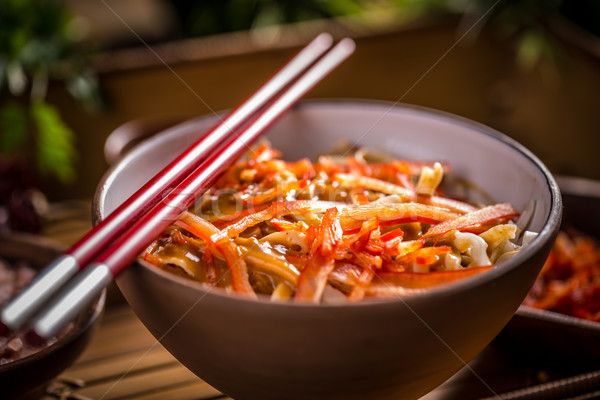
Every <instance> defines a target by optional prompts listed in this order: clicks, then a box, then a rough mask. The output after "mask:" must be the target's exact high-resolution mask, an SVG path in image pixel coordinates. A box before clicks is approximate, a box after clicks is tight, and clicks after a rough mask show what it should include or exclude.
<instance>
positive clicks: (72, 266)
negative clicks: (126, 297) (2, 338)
mask: <svg viewBox="0 0 600 400" xmlns="http://www.w3.org/2000/svg"><path fill="white" fill-rule="evenodd" d="M332 44H333V39H332V37H331V35H329V34H326V33H324V34H321V35H319V36H317V37H316V38H315V39H314V40H313V41H312V42H310V43H309V44H308V45H307V46H306V47H304V48H303V49H302V50H301V51H300V52H299V53H298V54H297V55H296V56H294V57H293V58H292V59H291V60H290V61H289V62H288V63H287V64H285V65H284V66H283V67H282V69H280V70H279V71H278V72H277V73H276V74H275V75H274V76H273V77H272V78H271V79H270V80H268V81H267V82H266V83H265V84H263V85H262V86H261V87H260V88H259V89H258V90H257V91H256V92H255V93H254V94H253V95H251V96H250V97H249V98H248V99H247V100H246V101H245V102H244V103H242V104H241V105H240V106H238V107H237V108H235V109H234V110H233V111H232V112H231V113H230V114H229V115H227V117H225V118H224V119H223V120H222V121H221V122H219V123H218V124H217V125H216V126H215V127H214V128H213V129H211V130H210V131H209V132H208V133H206V134H205V135H204V136H203V137H201V138H200V139H199V140H198V141H197V142H196V143H194V144H193V145H192V146H190V147H189V148H188V149H187V150H186V151H184V152H183V153H182V154H181V155H180V156H179V157H177V158H176V159H175V160H174V161H173V162H171V163H170V164H169V165H168V166H167V167H165V168H164V169H163V170H161V171H160V172H159V173H158V174H157V175H156V176H155V177H154V178H152V179H151V180H150V181H148V183H146V184H145V185H144V186H143V187H142V188H140V189H139V190H138V191H137V192H136V193H135V194H133V195H132V196H131V197H129V198H128V199H127V200H126V201H125V202H124V203H123V204H122V205H121V206H119V207H118V208H117V209H116V210H115V211H113V212H112V213H111V214H110V215H109V216H108V217H107V218H106V219H104V220H103V221H102V222H100V223H99V224H98V225H97V226H96V227H95V228H93V229H92V230H91V231H89V232H88V233H87V234H86V235H85V236H83V237H82V238H81V239H80V240H79V241H78V242H77V243H76V244H75V245H73V246H72V247H71V248H70V249H69V250H67V251H66V252H65V253H64V254H63V255H62V256H60V257H59V258H57V259H56V260H54V261H53V262H52V263H51V264H49V265H48V266H47V267H46V268H45V269H44V270H43V271H42V272H41V273H40V274H39V275H38V276H37V277H36V279H34V281H33V282H32V283H31V284H30V285H29V286H27V287H26V288H25V289H24V290H23V291H22V292H20V293H19V294H18V295H17V296H16V297H15V298H14V299H12V300H11V301H10V302H9V303H8V304H7V305H6V306H5V307H4V308H3V309H2V310H1V311H0V334H4V335H7V334H9V333H10V332H13V331H16V330H18V329H21V328H22V327H23V326H25V325H27V326H28V328H29V331H28V333H27V335H26V337H27V339H28V340H29V341H31V342H32V343H34V344H36V343H37V344H39V343H43V342H45V341H46V340H47V339H49V338H51V337H52V336H54V335H56V334H57V333H58V332H59V331H60V330H61V329H62V328H63V327H64V326H66V324H67V323H68V322H69V321H71V320H72V319H73V318H75V317H76V316H77V315H78V314H79V312H80V311H81V310H82V309H83V308H84V307H86V306H87V305H88V304H89V303H90V302H91V301H92V300H93V299H94V298H96V297H97V296H98V295H99V294H100V293H101V291H102V290H103V289H104V288H105V287H106V286H107V285H108V284H109V283H110V282H111V281H112V280H113V279H114V278H115V277H116V276H117V275H118V274H119V273H120V272H121V271H123V269H125V268H126V267H127V266H128V265H130V264H131V263H132V262H133V260H134V259H135V257H137V256H138V255H139V254H140V253H141V252H142V251H143V249H144V248H146V247H147V246H148V245H149V244H150V243H151V242H152V241H153V240H155V239H156V237H158V236H159V235H160V233H162V232H163V231H164V230H165V229H166V228H167V227H168V226H169V225H170V224H171V223H172V222H173V221H174V220H176V219H177V218H178V217H179V216H180V215H181V213H183V212H184V211H185V210H187V209H188V208H189V207H191V206H192V205H193V203H194V202H195V201H196V200H197V199H198V198H199V197H200V196H201V195H202V194H203V193H204V192H205V191H206V190H207V189H208V188H209V187H210V186H211V185H212V183H214V181H215V180H216V179H217V178H218V176H219V175H220V174H221V173H222V172H223V171H224V170H225V169H226V168H227V167H228V166H229V165H231V164H232V163H233V162H234V161H235V160H236V159H237V158H239V157H240V156H241V155H242V154H243V153H244V152H245V151H246V150H247V149H248V147H249V146H250V145H251V144H252V143H253V142H254V141H255V140H256V139H257V138H258V137H259V136H260V135H261V134H262V133H263V132H264V131H265V130H266V129H267V128H268V127H269V126H270V125H271V124H272V123H273V122H274V121H275V120H276V119H277V118H279V117H280V116H281V115H282V114H283V113H285V111H286V110H288V109H289V108H290V107H291V106H292V105H293V104H294V103H295V102H297V101H298V100H299V99H300V98H301V97H302V96H304V95H305V94H306V93H307V92H308V91H309V90H311V89H312V88H313V87H314V86H315V85H316V84H317V83H318V82H319V81H321V80H322V79H323V78H324V77H325V76H326V75H327V74H329V73H330V72H331V71H332V70H333V69H335V68H336V67H337V66H338V65H339V64H340V63H341V62H342V61H344V60H345V59H346V58H347V57H348V56H350V55H351V54H352V53H353V52H354V48H355V45H354V42H353V41H352V40H351V39H348V38H345V39H342V40H341V41H340V42H339V43H338V44H337V45H335V46H334V47H333V48H332V49H331V50H330V51H329V52H328V53H326V54H324V53H325V52H326V51H327V50H328V49H329V48H330V47H331V45H332ZM319 58H320V59H319ZM317 60H318V61H317ZM302 73H304V74H302ZM301 74H302V75H301ZM269 102H270V104H269Z"/></svg>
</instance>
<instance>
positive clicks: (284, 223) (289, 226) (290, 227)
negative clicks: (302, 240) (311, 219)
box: [269, 218, 308, 232]
mask: <svg viewBox="0 0 600 400" xmlns="http://www.w3.org/2000/svg"><path fill="white" fill-rule="evenodd" d="M269 222H271V224H273V226H274V227H275V228H277V230H278V231H298V232H306V230H307V229H308V225H306V223H304V222H303V221H298V222H291V221H288V220H285V219H281V218H273V219H271V221H269Z"/></svg>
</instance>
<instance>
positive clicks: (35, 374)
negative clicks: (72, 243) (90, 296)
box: [0, 232, 105, 400]
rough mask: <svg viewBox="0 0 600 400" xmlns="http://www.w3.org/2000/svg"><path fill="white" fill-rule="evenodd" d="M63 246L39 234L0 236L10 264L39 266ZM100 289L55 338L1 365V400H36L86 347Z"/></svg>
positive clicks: (98, 305) (100, 308)
mask: <svg viewBox="0 0 600 400" xmlns="http://www.w3.org/2000/svg"><path fill="white" fill-rule="evenodd" d="M64 250H65V249H64V248H63V247H62V246H61V245H59V244H57V243H56V242H54V241H52V240H49V239H47V238H44V237H40V236H38V235H32V234H25V233H14V232H13V233H6V234H2V235H0V258H2V259H4V260H6V261H8V262H9V263H17V262H21V261H24V262H26V263H27V264H28V265H29V266H30V267H31V268H33V269H41V268H43V267H44V266H45V265H46V264H48V263H49V262H50V261H52V260H53V259H54V258H56V257H57V256H59V255H60V254H61V253H62V252H63V251H64ZM104 301H105V293H104V292H103V293H102V294H101V295H100V296H99V297H98V298H97V299H96V300H95V301H94V302H93V303H92V304H91V305H90V306H89V307H88V308H87V309H86V310H85V311H84V312H83V313H82V314H81V315H80V316H79V317H78V318H77V319H76V320H75V321H74V324H73V325H72V327H70V328H68V329H69V330H68V331H67V332H66V333H65V334H64V335H61V336H60V338H59V339H58V340H56V341H55V342H53V343H52V344H51V345H49V346H48V347H45V348H43V349H41V350H39V351H37V352H35V353H33V354H31V355H29V356H26V357H23V358H20V359H17V360H15V361H11V362H8V363H6V364H2V365H0V387H1V388H2V389H1V392H2V394H1V397H2V398H3V399H19V400H25V399H39V398H40V397H41V395H42V394H43V393H44V390H45V388H46V387H47V386H48V384H49V383H50V381H51V380H52V379H54V378H55V377H56V376H57V375H59V374H60V373H61V372H62V371H63V370H65V369H66V368H67V367H68V366H70V365H71V364H72V363H73V362H74V361H75V360H76V359H77V358H78V357H79V356H80V355H81V353H82V352H83V351H84V350H85V348H86V346H87V345H88V343H89V341H90V340H91V338H92V337H93V334H94V331H95V328H96V326H97V325H98V322H99V320H100V316H101V314H102V311H103V308H104Z"/></svg>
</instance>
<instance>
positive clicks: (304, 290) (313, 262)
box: [295, 208, 342, 303]
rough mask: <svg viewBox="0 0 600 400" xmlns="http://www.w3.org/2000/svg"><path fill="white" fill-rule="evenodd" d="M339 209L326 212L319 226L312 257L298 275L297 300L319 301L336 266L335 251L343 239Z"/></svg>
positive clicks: (311, 253) (311, 251)
mask: <svg viewBox="0 0 600 400" xmlns="http://www.w3.org/2000/svg"><path fill="white" fill-rule="evenodd" d="M337 216H338V211H337V209H335V208H331V209H329V210H327V212H325V215H324V216H323V219H322V220H321V224H319V227H318V228H317V237H316V240H315V241H314V242H313V245H312V247H311V250H310V259H309V261H308V263H307V264H306V266H305V267H304V269H303V270H302V271H301V272H300V276H299V277H298V284H297V286H296V295H295V300H296V301H298V302H310V303H318V302H319V301H320V299H321V296H322V295H323V291H324V290H325V285H326V284H327V279H328V278H329V274H330V273H331V271H332V270H333V268H334V266H335V258H334V257H335V251H336V249H337V246H338V245H339V243H340V242H341V241H342V228H341V226H340V223H339V220H338V219H337Z"/></svg>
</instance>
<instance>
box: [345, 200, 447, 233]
mask: <svg viewBox="0 0 600 400" xmlns="http://www.w3.org/2000/svg"><path fill="white" fill-rule="evenodd" d="M458 216H459V214H457V213H454V212H452V211H448V210H444V209H442V208H437V207H432V206H428V205H425V204H419V203H397V204H384V203H376V204H374V203H371V204H368V205H366V206H349V207H347V208H346V209H344V210H343V212H342V215H341V216H340V223H341V225H342V228H343V229H344V232H352V231H354V230H357V229H359V228H360V226H361V225H362V221H365V220H368V219H371V218H374V217H377V218H379V224H380V226H388V225H391V224H401V223H406V222H422V223H426V224H438V223H440V222H442V221H447V220H452V219H455V218H457V217H458Z"/></svg>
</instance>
